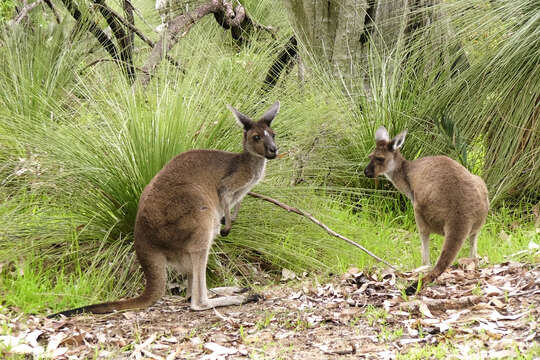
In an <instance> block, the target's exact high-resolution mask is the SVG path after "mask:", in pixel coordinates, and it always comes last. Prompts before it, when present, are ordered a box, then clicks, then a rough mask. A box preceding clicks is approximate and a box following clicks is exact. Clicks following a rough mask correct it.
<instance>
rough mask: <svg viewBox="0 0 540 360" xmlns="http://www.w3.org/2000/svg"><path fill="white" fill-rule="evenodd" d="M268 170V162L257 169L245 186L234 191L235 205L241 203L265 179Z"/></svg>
mask: <svg viewBox="0 0 540 360" xmlns="http://www.w3.org/2000/svg"><path fill="white" fill-rule="evenodd" d="M265 169H266V161H265V162H264V163H263V164H262V166H260V167H258V168H256V170H255V171H254V172H253V174H252V176H251V177H250V178H248V179H247V182H245V183H244V184H243V185H241V186H239V187H238V188H236V189H234V190H233V203H236V202H238V201H240V200H241V199H242V198H243V197H244V196H245V195H246V194H247V193H248V192H249V190H251V188H253V187H254V186H255V185H256V184H257V183H258V182H259V181H260V180H261V179H262V178H263V177H264V170H265Z"/></svg>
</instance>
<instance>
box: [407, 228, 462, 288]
mask: <svg viewBox="0 0 540 360" xmlns="http://www.w3.org/2000/svg"><path fill="white" fill-rule="evenodd" d="M469 231H470V229H460V228H459V227H458V226H456V227H451V226H447V227H446V228H445V234H446V236H445V239H444V244H443V249H442V252H441V255H440V256H439V259H438V260H437V263H436V264H435V266H434V267H433V270H431V271H430V272H429V273H428V274H427V275H426V276H425V277H424V278H423V279H422V284H421V285H422V286H421V287H420V288H422V287H424V285H426V284H429V283H431V282H432V281H433V280H435V279H437V278H438V277H439V276H440V275H441V274H442V273H443V272H444V270H446V268H448V266H450V264H452V262H453V261H454V259H455V258H456V256H457V254H458V252H459V249H461V246H462V245H463V242H464V241H465V239H466V238H467V235H468V234H469ZM417 289H418V281H415V282H414V283H413V284H412V285H411V286H409V287H408V288H407V289H406V290H405V294H407V295H412V294H414V293H416V290H417Z"/></svg>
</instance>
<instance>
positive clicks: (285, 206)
mask: <svg viewBox="0 0 540 360" xmlns="http://www.w3.org/2000/svg"><path fill="white" fill-rule="evenodd" d="M248 195H250V196H253V197H254V198H258V199H261V200H265V201H268V202H271V203H272V204H274V205H277V206H279V207H280V208H282V209H285V210H287V211H288V212H293V213H296V214H298V215H302V216H304V217H306V218H308V219H309V220H311V222H314V223H315V224H317V225H319V226H320V227H322V228H323V229H324V230H326V232H327V233H329V234H330V235H332V236H335V237H337V238H339V239H341V240H344V241H346V242H348V243H349V244H351V245H353V246H356V247H357V248H359V249H361V250H362V251H363V252H365V253H366V254H368V255H369V256H371V257H372V258H374V259H375V260H377V261H379V262H382V263H384V264H386V265H388V266H389V267H391V268H392V269H394V270H397V268H396V267H395V266H394V265H392V264H390V263H388V262H387V261H385V260H383V259H381V258H380V257H378V256H377V255H375V254H373V253H372V252H371V251H369V250H368V249H366V248H365V247H363V246H362V245H360V244H358V243H356V242H354V241H352V240H351V239H348V238H346V237H345V236H343V235H340V234H338V233H337V232H335V231H334V230H332V229H330V228H329V227H328V226H326V225H325V224H323V223H322V222H320V221H319V220H317V219H316V218H315V217H313V215H311V214H309V213H307V212H305V211H302V210H300V209H298V208H295V207H292V206H289V205H286V204H284V203H282V202H280V201H278V200H276V199H272V198H271V197H268V196H265V195H261V194H257V193H254V192H251V191H250V192H248Z"/></svg>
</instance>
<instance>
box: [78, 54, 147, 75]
mask: <svg viewBox="0 0 540 360" xmlns="http://www.w3.org/2000/svg"><path fill="white" fill-rule="evenodd" d="M121 61H122V60H115V59H108V58H104V59H96V60H94V61H92V62H91V63H89V64H88V65H86V66H85V67H83V68H82V69H81V70H80V72H81V73H83V72H85V71H86V70H87V69H89V68H91V67H92V66H94V65H97V64H99V63H102V62H114V63H116V64H118V63H120V62H121ZM133 68H134V69H135V70H138V71H140V72H143V71H144V70H143V69H142V68H140V67H137V66H134V67H133Z"/></svg>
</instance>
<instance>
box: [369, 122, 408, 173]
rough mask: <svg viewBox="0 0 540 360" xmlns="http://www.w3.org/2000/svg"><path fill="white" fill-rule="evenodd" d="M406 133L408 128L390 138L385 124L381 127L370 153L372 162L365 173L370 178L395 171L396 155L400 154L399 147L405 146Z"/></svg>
mask: <svg viewBox="0 0 540 360" xmlns="http://www.w3.org/2000/svg"><path fill="white" fill-rule="evenodd" d="M406 135H407V130H404V131H402V132H400V133H399V134H398V135H396V136H395V137H394V138H393V139H392V140H390V136H389V135H388V130H386V128H385V127H384V126H381V127H379V128H378V129H377V131H376V132H375V150H374V151H373V152H372V153H371V154H369V158H370V162H369V164H368V166H366V168H365V170H364V174H366V176H367V177H369V178H376V177H377V176H379V175H381V174H389V173H391V172H392V171H394V169H395V167H396V156H398V155H399V148H401V147H402V146H403V143H404V142H405V136H406Z"/></svg>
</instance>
